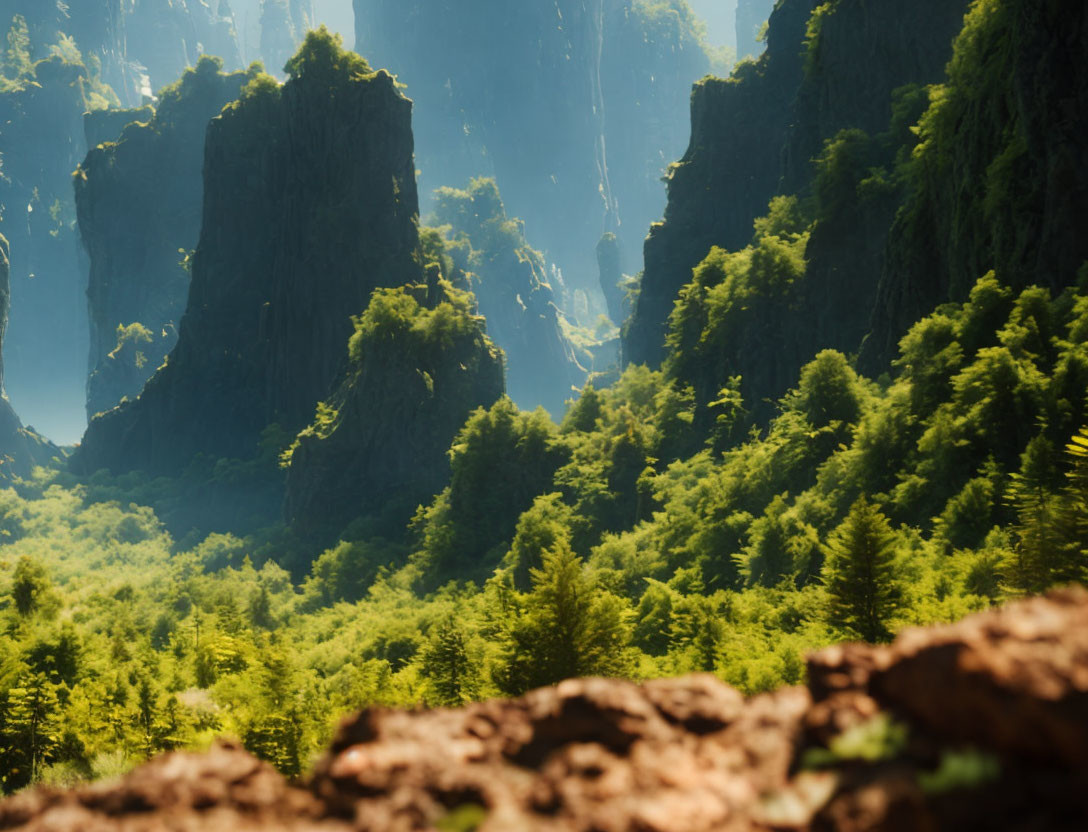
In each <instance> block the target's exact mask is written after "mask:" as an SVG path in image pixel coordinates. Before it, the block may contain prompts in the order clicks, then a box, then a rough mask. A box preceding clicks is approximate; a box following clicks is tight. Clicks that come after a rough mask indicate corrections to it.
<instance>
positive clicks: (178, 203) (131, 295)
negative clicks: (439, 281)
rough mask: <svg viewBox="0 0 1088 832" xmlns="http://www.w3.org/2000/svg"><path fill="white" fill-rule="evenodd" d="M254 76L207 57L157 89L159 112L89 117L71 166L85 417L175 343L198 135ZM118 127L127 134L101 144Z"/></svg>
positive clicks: (140, 378) (196, 197)
mask: <svg viewBox="0 0 1088 832" xmlns="http://www.w3.org/2000/svg"><path fill="white" fill-rule="evenodd" d="M251 77H252V74H246V73H242V72H236V73H232V74H230V75H226V74H224V73H223V72H222V64H221V63H220V62H219V61H218V60H217V59H211V58H204V59H202V60H201V61H200V62H199V63H198V64H197V66H196V68H195V69H192V70H187V71H186V72H185V74H184V75H183V76H182V78H181V80H180V81H179V82H178V83H177V84H174V85H172V86H171V87H168V88H167V89H165V90H163V92H162V94H161V97H160V101H159V105H158V108H157V110H152V109H150V108H145V109H143V110H137V111H131V110H125V111H103V112H101V113H90V114H88V115H87V117H86V121H87V124H86V128H85V129H86V132H87V134H88V138H89V140H90V141H89V144H90V143H91V141H93V142H94V144H92V145H91V146H92V147H93V149H92V150H91V151H90V153H88V154H87V158H86V159H85V160H84V161H83V164H82V165H80V167H79V169H78V170H77V171H76V176H75V196H76V213H77V216H78V218H79V232H80V236H81V238H82V240H83V246H84V249H85V250H86V252H87V254H88V256H89V258H90V280H89V284H88V288H87V298H88V303H89V308H90V317H91V352H90V367H91V374H90V378H89V379H88V381H87V416H88V418H93V417H94V416H95V415H96V414H98V413H102V412H105V411H107V410H109V409H110V408H112V407H114V406H116V405H117V404H118V403H119V402H120V401H121V400H122V399H123V398H130V399H135V398H136V397H137V396H139V395H140V391H142V390H143V387H144V384H145V383H146V381H147V380H148V379H149V378H150V377H151V375H152V374H153V373H154V372H155V371H156V370H157V369H158V368H159V367H160V366H161V365H162V363H163V361H164V359H165V358H166V356H167V354H169V352H170V350H172V349H173V347H174V344H175V343H177V325H178V321H179V320H180V318H181V315H182V313H183V312H184V311H185V303H186V300H187V299H188V296H189V272H188V268H187V263H186V262H185V257H186V255H187V253H188V252H189V251H191V250H192V249H193V248H194V247H195V246H196V244H197V239H198V237H199V235H200V220H201V208H202V203H203V196H204V194H203V187H202V178H201V169H202V167H203V163H204V135H205V133H206V132H207V129H208V123H209V122H210V121H211V120H212V118H214V117H215V116H217V115H218V114H219V112H220V111H221V110H222V109H223V107H224V106H226V105H227V104H228V103H229V102H231V101H233V100H234V99H236V98H237V97H238V95H239V93H240V92H241V90H242V87H243V86H244V85H245V84H246V82H247V81H248V80H250V79H251ZM134 122H135V123H134ZM118 125H120V126H121V127H122V128H124V132H121V130H120V129H117V131H116V132H115V133H113V135H112V136H109V139H108V140H106V143H102V142H103V141H104V140H103V139H102V136H103V134H108V128H109V127H114V128H115V129H116V128H117V126H118ZM125 125H128V126H127V127H125ZM96 139H97V140H98V141H94V140H96ZM95 145H97V146H95Z"/></svg>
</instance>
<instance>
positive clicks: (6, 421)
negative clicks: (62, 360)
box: [0, 234, 59, 482]
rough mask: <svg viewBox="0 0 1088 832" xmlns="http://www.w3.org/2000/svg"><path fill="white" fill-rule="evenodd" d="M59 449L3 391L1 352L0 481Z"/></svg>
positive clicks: (3, 290)
mask: <svg viewBox="0 0 1088 832" xmlns="http://www.w3.org/2000/svg"><path fill="white" fill-rule="evenodd" d="M9 250H10V249H9V246H8V241H7V240H5V239H4V236H3V235H2V234H0V345H2V344H3V341H4V330H6V329H7V326H8V310H9V309H10V307H11V285H10V280H9V274H10V265H9V262H10V261H9V259H8V252H9ZM58 455H59V452H58V451H57V449H56V448H55V447H54V446H53V445H52V444H50V443H49V442H48V441H47V440H45V439H43V438H42V437H40V436H38V435H37V434H36V433H34V431H32V430H27V429H26V428H24V427H23V425H22V422H20V421H19V417H18V416H17V415H16V414H15V411H14V410H13V409H12V407H11V402H9V401H8V397H7V395H6V394H5V393H4V358H3V355H2V354H0V482H9V481H10V480H11V478H12V477H13V476H19V477H25V476H26V475H27V474H29V473H30V470H31V468H32V467H33V466H34V465H44V464H45V463H46V462H48V461H49V459H50V458H51V457H53V456H58Z"/></svg>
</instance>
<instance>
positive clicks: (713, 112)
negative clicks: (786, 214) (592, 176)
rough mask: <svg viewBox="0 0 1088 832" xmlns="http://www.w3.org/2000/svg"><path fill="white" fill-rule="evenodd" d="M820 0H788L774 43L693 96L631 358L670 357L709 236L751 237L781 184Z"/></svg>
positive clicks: (650, 247)
mask: <svg viewBox="0 0 1088 832" xmlns="http://www.w3.org/2000/svg"><path fill="white" fill-rule="evenodd" d="M813 5H814V3H813V0H785V2H783V3H781V4H780V5H779V6H778V7H777V8H776V9H775V12H774V14H773V15H772V17H771V24H770V28H769V30H768V34H767V50H766V52H765V53H764V54H763V56H762V57H761V58H760V59H759V61H757V62H756V63H746V64H742V65H741V66H740V67H739V68H738V69H737V70H736V71H735V72H734V73H733V76H732V77H731V78H730V79H728V80H723V79H707V80H705V81H703V82H702V83H700V84H698V85H697V86H696V87H695V91H694V92H693V93H692V99H691V143H690V144H689V146H688V150H687V153H685V154H684V157H683V158H682V159H681V160H680V161H679V162H678V163H676V164H675V165H674V166H673V167H672V168H671V169H670V172H669V179H668V193H669V201H668V205H667V207H666V208H665V219H664V221H663V222H661V223H655V224H654V225H653V226H652V227H651V229H650V235H649V237H648V238H647V240H646V246H645V252H644V254H645V271H644V273H643V277H642V285H641V290H640V293H639V297H638V301H637V303H636V305H635V311H634V314H633V315H632V317H631V319H630V321H629V322H628V326H627V332H626V335H625V338H624V357H625V359H626V360H627V361H628V362H629V363H632V364H650V365H653V366H656V365H657V364H659V363H660V362H661V360H662V358H664V353H665V350H664V344H665V325H666V319H667V318H668V315H669V312H671V311H672V305H673V301H674V300H675V298H676V295H677V293H678V292H679V291H680V288H681V287H682V286H683V285H684V284H686V283H688V282H689V281H690V280H691V270H692V269H693V268H695V266H696V265H698V264H699V262H700V261H701V260H702V259H703V258H704V257H706V255H707V252H709V251H710V248H711V247H712V246H715V245H717V246H721V247H722V248H725V249H729V250H731V251H736V250H738V249H741V248H743V247H744V246H745V245H747V243H748V240H749V239H750V237H751V235H752V222H753V221H754V220H755V218H756V217H758V216H760V215H761V214H762V213H764V212H765V211H766V208H767V203H768V201H769V200H770V199H771V197H772V196H774V195H775V194H776V193H777V191H778V181H779V178H780V176H781V148H782V147H783V145H784V144H785V141H786V137H787V135H788V131H789V125H790V119H791V116H792V102H793V99H794V96H795V95H796V91H797V88H798V86H799V85H800V83H801V80H802V77H803V57H802V55H801V44H802V40H803V38H804V34H805V24H806V22H807V21H808V16H809V13H810V12H811V11H812V8H813Z"/></svg>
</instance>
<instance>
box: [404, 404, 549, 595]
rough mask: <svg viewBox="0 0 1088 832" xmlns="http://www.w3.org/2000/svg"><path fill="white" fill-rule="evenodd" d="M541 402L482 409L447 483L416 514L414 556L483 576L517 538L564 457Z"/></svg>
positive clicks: (456, 446)
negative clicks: (532, 407)
mask: <svg viewBox="0 0 1088 832" xmlns="http://www.w3.org/2000/svg"><path fill="white" fill-rule="evenodd" d="M555 435H556V428H555V425H554V424H552V422H551V420H550V419H549V418H548V416H547V414H546V413H545V412H544V411H543V410H537V411H535V412H533V413H521V412H519V411H518V409H517V407H515V406H514V404H513V402H511V401H510V400H509V399H507V398H503V399H500V400H499V401H498V402H496V403H495V404H494V405H492V407H491V408H490V409H489V410H483V409H479V410H477V411H476V412H475V413H473V414H472V416H470V417H469V420H468V422H467V423H466V424H465V426H464V428H463V429H462V430H461V432H460V434H458V436H457V438H456V439H455V440H454V443H453V447H452V448H451V449H450V461H451V468H452V476H451V478H450V485H449V487H448V488H447V489H446V490H445V491H444V492H443V493H442V494H441V495H439V497H438V498H437V499H436V500H435V502H434V503H433V504H432V505H431V506H430V507H428V508H427V509H425V510H423V511H421V512H420V514H419V515H418V516H417V519H416V521H415V522H416V528H417V529H418V534H419V540H420V544H419V555H418V556H417V558H416V560H417V562H418V563H419V564H420V565H421V567H422V568H423V569H424V570H426V571H427V572H430V573H433V574H434V575H435V576H436V577H438V578H439V579H449V578H453V577H455V576H459V577H462V578H465V577H469V578H472V577H475V578H477V579H480V578H485V577H487V575H488V574H489V573H490V571H491V570H492V569H494V567H495V566H497V565H498V563H499V561H500V559H501V558H502V554H503V552H505V547H506V546H507V545H508V544H509V542H510V541H511V540H512V539H513V536H514V530H515V527H516V524H517V520H518V516H519V515H520V514H521V512H523V511H525V510H526V509H528V508H529V507H530V506H531V505H532V503H533V499H534V498H535V497H536V496H537V495H538V494H541V493H544V492H545V491H546V490H547V487H548V483H549V482H550V481H551V478H552V476H553V475H554V474H555V471H556V470H557V468H558V467H559V466H560V465H561V464H562V462H563V459H564V456H565V454H564V450H563V448H562V447H561V446H559V445H558V444H557V443H556V441H555Z"/></svg>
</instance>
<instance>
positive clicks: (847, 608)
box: [824, 497, 902, 642]
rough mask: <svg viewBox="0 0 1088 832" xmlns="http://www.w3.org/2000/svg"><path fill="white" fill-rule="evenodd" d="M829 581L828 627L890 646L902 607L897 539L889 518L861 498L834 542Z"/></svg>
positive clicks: (829, 551) (830, 546) (827, 568)
mask: <svg viewBox="0 0 1088 832" xmlns="http://www.w3.org/2000/svg"><path fill="white" fill-rule="evenodd" d="M824 580H825V583H826V584H827V592H828V596H829V604H828V622H829V623H830V624H831V625H832V626H833V627H836V628H838V629H840V630H845V631H847V632H849V633H851V634H853V635H856V636H859V637H861V638H863V639H864V640H866V641H869V642H880V641H888V640H889V639H890V638H891V631H890V630H889V627H888V625H889V623H890V621H891V618H892V616H894V615H895V612H896V610H898V609H899V606H900V602H901V595H902V592H901V588H900V586H899V583H898V581H897V580H896V578H895V534H894V532H893V531H892V529H891V526H890V525H889V523H888V518H886V517H885V516H884V515H883V514H881V513H880V511H879V509H878V508H877V507H876V506H874V505H872V504H871V503H870V502H869V501H868V500H867V499H866V498H865V497H861V498H860V499H859V500H858V501H857V502H856V503H854V505H853V507H851V509H850V513H849V514H848V515H847V516H846V519H845V520H844V521H843V523H842V525H841V526H839V527H838V528H837V529H836V530H835V532H834V533H833V534H832V536H831V540H830V541H829V543H828V546H827V564H826V566H825V573H824Z"/></svg>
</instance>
